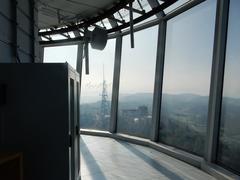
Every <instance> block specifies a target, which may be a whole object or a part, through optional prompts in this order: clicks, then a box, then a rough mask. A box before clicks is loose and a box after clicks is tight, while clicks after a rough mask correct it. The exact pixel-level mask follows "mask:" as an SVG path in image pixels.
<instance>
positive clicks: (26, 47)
mask: <svg viewBox="0 0 240 180" xmlns="http://www.w3.org/2000/svg"><path fill="white" fill-rule="evenodd" d="M37 22H38V18H37V4H36V3H34V1H32V0H11V1H9V0H1V6H0V24H1V28H0V62H1V63H4V62H7V63H27V62H39V61H40V59H39V52H38V38H37V35H38V34H37V33H38V25H37Z"/></svg>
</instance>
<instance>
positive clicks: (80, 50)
mask: <svg viewBox="0 0 240 180" xmlns="http://www.w3.org/2000/svg"><path fill="white" fill-rule="evenodd" d="M82 62H83V43H79V44H78V51H77V64H76V70H77V72H78V73H79V84H80V89H81V82H82Z"/></svg>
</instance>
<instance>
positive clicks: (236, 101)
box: [218, 0, 240, 173]
mask: <svg viewBox="0 0 240 180" xmlns="http://www.w3.org/2000/svg"><path fill="white" fill-rule="evenodd" d="M239 8H240V1H239V0H231V1H230V10H229V22H228V39H227V52H226V62H225V74H224V87H223V98H222V112H221V124H220V134H219V148H218V162H219V163H221V164H223V165H224V166H225V167H228V168H230V169H233V170H235V171H238V173H240V121H239V118H240V111H239V110H240V83H239V77H240V71H239V68H240V43H239V42H240V41H239V36H240V21H239V20H238V19H239V17H240V11H239Z"/></svg>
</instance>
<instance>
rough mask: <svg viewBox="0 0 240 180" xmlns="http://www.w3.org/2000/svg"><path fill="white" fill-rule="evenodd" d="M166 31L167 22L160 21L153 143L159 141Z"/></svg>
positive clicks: (153, 110)
mask: <svg viewBox="0 0 240 180" xmlns="http://www.w3.org/2000/svg"><path fill="white" fill-rule="evenodd" d="M166 29H167V22H166V21H164V20H162V21H160V24H159V26H158V45H157V57H156V68H155V69H156V70H155V83H154V94H153V106H152V131H151V132H152V133H151V140H152V141H155V142H157V141H158V139H159V130H160V117H161V101H162V85H163V72H164V56H165V44H166Z"/></svg>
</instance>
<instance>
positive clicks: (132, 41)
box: [129, 2, 134, 48]
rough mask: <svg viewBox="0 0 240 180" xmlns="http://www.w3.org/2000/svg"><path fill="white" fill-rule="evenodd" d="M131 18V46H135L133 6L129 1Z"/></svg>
mask: <svg viewBox="0 0 240 180" xmlns="http://www.w3.org/2000/svg"><path fill="white" fill-rule="evenodd" d="M129 18H130V40H131V48H134V31H133V8H132V2H130V3H129Z"/></svg>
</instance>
